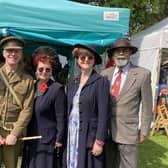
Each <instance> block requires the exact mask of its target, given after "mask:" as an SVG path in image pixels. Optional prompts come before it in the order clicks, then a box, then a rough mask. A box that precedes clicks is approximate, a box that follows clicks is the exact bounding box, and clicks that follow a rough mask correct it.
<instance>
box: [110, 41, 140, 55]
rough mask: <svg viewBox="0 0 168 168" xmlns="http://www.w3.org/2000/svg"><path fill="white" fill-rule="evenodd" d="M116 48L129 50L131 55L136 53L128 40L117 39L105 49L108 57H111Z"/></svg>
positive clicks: (136, 49)
mask: <svg viewBox="0 0 168 168" xmlns="http://www.w3.org/2000/svg"><path fill="white" fill-rule="evenodd" d="M118 48H129V49H130V50H131V51H132V54H135V53H136V52H137V51H138V48H137V47H135V46H132V45H131V42H130V40H129V39H128V38H119V39H117V40H116V41H115V42H114V44H113V45H112V46H110V47H109V48H108V49H107V52H108V54H109V55H110V56H112V55H113V52H114V51H115V50H116V49H118Z"/></svg>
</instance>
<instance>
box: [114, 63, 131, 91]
mask: <svg viewBox="0 0 168 168" xmlns="http://www.w3.org/2000/svg"><path fill="white" fill-rule="evenodd" d="M129 67H130V64H127V65H126V66H125V67H123V68H122V73H121V85H120V91H119V93H120V92H121V89H122V88H123V86H124V83H125V80H126V77H127V74H128V70H129ZM118 72H119V68H118V67H117V66H116V67H115V69H114V73H113V76H112V79H111V88H112V86H113V84H114V81H115V80H116V77H117V76H118Z"/></svg>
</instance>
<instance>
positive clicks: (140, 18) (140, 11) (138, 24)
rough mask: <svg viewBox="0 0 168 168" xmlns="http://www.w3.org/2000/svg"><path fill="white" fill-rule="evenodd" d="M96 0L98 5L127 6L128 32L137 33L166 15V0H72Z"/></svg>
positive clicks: (167, 7)
mask: <svg viewBox="0 0 168 168" xmlns="http://www.w3.org/2000/svg"><path fill="white" fill-rule="evenodd" d="M74 1H78V2H81V3H89V2H91V1H92V2H93V1H94V2H97V3H99V5H100V6H105V7H118V8H129V9H130V10H131V15H130V34H134V33H137V32H139V31H141V30H143V29H145V28H147V27H149V26H151V25H153V24H154V23H157V22H158V21H160V20H162V19H163V18H165V17H167V16H168V0H133V1H131V0H74Z"/></svg>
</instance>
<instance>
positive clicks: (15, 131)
mask: <svg viewBox="0 0 168 168" xmlns="http://www.w3.org/2000/svg"><path fill="white" fill-rule="evenodd" d="M2 71H3V73H4V75H5V76H6V78H7V80H8V82H9V85H10V86H11V87H12V88H13V90H14V92H15V93H16V95H17V97H18V99H19V100H20V102H21V104H22V107H20V106H19V105H18V103H17V101H16V100H15V98H14V97H13V96H12V94H11V93H10V91H9V89H8V88H7V87H6V85H5V83H4V81H3V80H2V77H1V75H0V128H3V129H4V130H6V131H9V133H11V134H12V135H15V136H16V137H19V136H23V134H24V132H25V130H26V127H27V125H28V122H29V120H30V118H31V116H32V108H33V96H34V82H33V78H32V77H31V76H30V75H28V74H25V73H24V72H23V71H22V70H21V69H19V68H18V70H17V71H16V72H15V73H13V75H11V76H10V77H9V74H8V75H7V73H6V71H5V67H4V66H2Z"/></svg>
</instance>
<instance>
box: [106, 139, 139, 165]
mask: <svg viewBox="0 0 168 168" xmlns="http://www.w3.org/2000/svg"><path fill="white" fill-rule="evenodd" d="M105 153H106V155H105V158H106V168H137V162H138V144H120V143H116V142H113V141H111V142H110V143H109V142H108V144H107V146H106V150H105Z"/></svg>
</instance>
